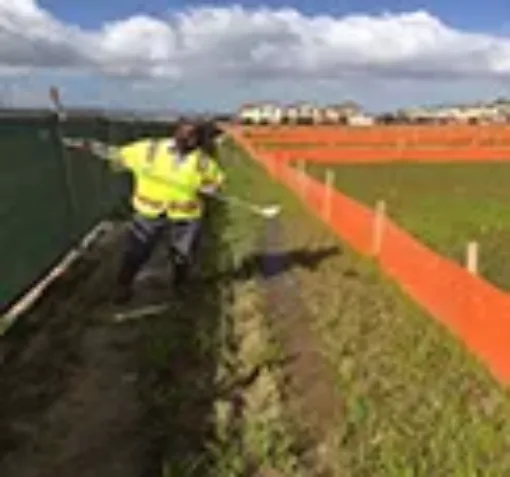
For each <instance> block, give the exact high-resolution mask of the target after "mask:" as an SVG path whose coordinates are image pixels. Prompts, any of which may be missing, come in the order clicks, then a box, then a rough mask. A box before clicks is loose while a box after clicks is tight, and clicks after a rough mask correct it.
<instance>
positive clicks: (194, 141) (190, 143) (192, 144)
mask: <svg viewBox="0 0 510 477" xmlns="http://www.w3.org/2000/svg"><path fill="white" fill-rule="evenodd" d="M174 139H175V147H176V148H177V150H178V151H179V152H180V153H183V154H186V153H188V152H190V151H192V150H193V149H195V148H196V147H197V146H198V128H197V125H196V124H195V123H193V122H192V121H187V120H183V121H180V122H179V124H178V125H177V127H176V129H175V133H174Z"/></svg>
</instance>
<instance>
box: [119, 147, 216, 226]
mask: <svg viewBox="0 0 510 477" xmlns="http://www.w3.org/2000/svg"><path fill="white" fill-rule="evenodd" d="M119 152H120V161H121V163H122V165H124V166H125V167H126V168H128V169H130V170H131V172H132V173H133V175H134V182H135V184H134V192H133V196H132V205H133V208H134V209H135V210H136V211H137V212H138V213H140V214H142V215H144V216H146V217H157V216H159V215H161V214H166V216H167V217H168V218H170V219H172V220H189V219H195V218H199V217H200V216H201V215H202V212H203V203H202V200H201V198H200V196H199V191H200V189H201V188H203V187H209V186H220V185H221V184H222V183H223V181H224V175H223V172H222V171H221V169H220V168H219V166H218V165H217V164H216V162H215V161H214V160H213V159H212V158H210V157H208V156H206V155H205V154H204V153H203V152H202V151H201V150H199V149H196V150H195V151H193V152H191V153H189V154H188V155H187V156H186V157H184V158H182V159H180V160H178V158H177V156H176V152H175V150H174V148H173V140H172V139H156V140H141V141H137V142H135V143H133V144H130V145H127V146H124V147H122V148H121V149H120V151H119Z"/></svg>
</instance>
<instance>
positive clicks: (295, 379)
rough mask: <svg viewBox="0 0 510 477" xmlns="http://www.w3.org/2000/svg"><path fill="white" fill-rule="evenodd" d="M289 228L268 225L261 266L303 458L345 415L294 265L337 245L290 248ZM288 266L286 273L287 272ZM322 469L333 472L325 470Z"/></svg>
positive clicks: (310, 455) (311, 262)
mask: <svg viewBox="0 0 510 477" xmlns="http://www.w3.org/2000/svg"><path fill="white" fill-rule="evenodd" d="M284 234H285V231H284V227H283V225H282V224H281V223H280V222H279V221H278V220H275V221H272V222H271V223H270V224H269V225H268V229H267V233H266V235H265V243H264V245H263V246H264V250H265V255H264V257H263V271H264V276H265V282H266V283H265V285H266V297H267V303H266V305H267V314H268V316H271V321H272V325H273V330H274V333H275V336H276V337H277V339H278V340H279V341H280V343H281V344H282V346H283V347H284V349H285V354H286V355H287V356H288V357H289V359H288V360H287V362H288V364H287V369H286V374H287V376H288V389H287V390H286V394H287V395H288V397H287V400H288V404H289V405H290V407H291V415H292V420H293V421H294V422H296V423H299V427H300V431H301V432H302V433H304V436H305V441H306V442H307V445H306V448H307V451H306V454H308V455H305V458H306V460H308V461H315V460H317V456H316V455H315V454H316V452H317V451H318V450H319V447H320V444H321V442H323V440H324V439H325V436H327V435H328V432H329V430H330V429H331V425H332V423H333V422H336V420H337V419H338V418H339V416H340V415H341V410H342V408H341V405H340V403H341V401H340V395H339V393H338V390H337V389H336V386H335V379H334V372H333V369H332V368H331V366H330V364H329V363H327V362H326V360H325V359H324V357H323V355H322V354H321V353H320V348H319V346H320V342H319V341H318V339H317V338H316V337H315V335H314V332H313V330H312V327H311V325H312V323H313V320H312V315H311V314H310V312H309V310H308V309H307V303H306V301H305V300H306V298H305V296H306V295H304V294H303V290H302V289H301V288H300V285H299V282H298V280H297V277H296V276H295V273H293V269H294V268H295V267H299V266H305V267H309V268H310V267H314V266H315V265H317V264H318V263H319V262H320V261H322V260H323V259H325V258H327V257H328V256H330V255H334V254H336V253H338V250H337V248H336V247H334V246H333V247H330V248H329V247H328V248H325V249H321V250H319V251H316V252H315V253H314V252H313V251H312V250H308V251H307V250H306V249H303V250H302V251H301V250H297V251H289V250H285V249H284V248H283V244H284V243H285V241H286V240H285V236H284ZM284 272H285V273H284ZM320 475H331V472H328V471H327V470H323V471H322V472H321V473H320Z"/></svg>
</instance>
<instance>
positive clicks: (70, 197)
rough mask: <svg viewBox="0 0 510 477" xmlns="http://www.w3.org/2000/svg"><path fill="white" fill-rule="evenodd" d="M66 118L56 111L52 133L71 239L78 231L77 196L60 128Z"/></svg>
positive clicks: (67, 152) (63, 114)
mask: <svg viewBox="0 0 510 477" xmlns="http://www.w3.org/2000/svg"><path fill="white" fill-rule="evenodd" d="M65 120H66V115H65V113H61V112H60V111H57V112H56V113H55V116H54V122H53V133H54V138H55V140H56V142H55V147H56V149H57V150H56V155H57V161H58V162H59V164H60V168H61V170H62V176H63V177H62V180H63V185H64V189H65V191H66V195H67V197H66V198H65V200H66V204H67V213H68V220H69V228H70V230H69V238H70V239H71V241H73V240H74V239H75V238H76V233H77V231H78V202H77V197H76V194H75V190H74V183H73V171H72V165H71V162H72V160H70V158H69V151H68V150H67V147H66V146H65V144H64V134H63V129H62V123H63V121H65Z"/></svg>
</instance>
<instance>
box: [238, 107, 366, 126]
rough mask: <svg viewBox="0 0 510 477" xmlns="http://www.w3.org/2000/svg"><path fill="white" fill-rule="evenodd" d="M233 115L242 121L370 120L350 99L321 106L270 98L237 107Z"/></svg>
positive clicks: (359, 123) (245, 122) (347, 121)
mask: <svg viewBox="0 0 510 477" xmlns="http://www.w3.org/2000/svg"><path fill="white" fill-rule="evenodd" d="M237 118H238V121H239V122H241V123H244V124H284V123H288V124H353V125H368V124H372V123H373V121H374V120H373V118H371V117H370V116H369V115H367V114H366V113H364V112H363V110H362V108H361V106H360V105H358V104H357V103H355V102H353V101H346V102H344V103H340V104H337V105H328V106H324V107H321V106H317V105H314V104H312V103H309V102H305V101H303V102H299V103H295V104H291V105H288V106H281V105H278V104H276V103H274V102H270V101H267V102H260V103H249V104H245V105H243V106H242V107H241V108H240V109H239V111H238V116H237ZM351 118H352V119H351Z"/></svg>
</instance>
